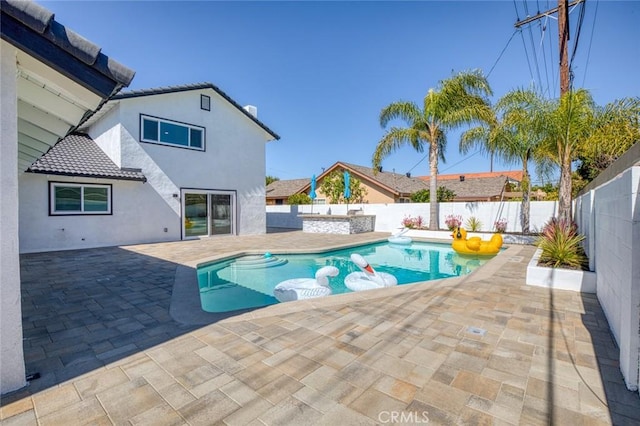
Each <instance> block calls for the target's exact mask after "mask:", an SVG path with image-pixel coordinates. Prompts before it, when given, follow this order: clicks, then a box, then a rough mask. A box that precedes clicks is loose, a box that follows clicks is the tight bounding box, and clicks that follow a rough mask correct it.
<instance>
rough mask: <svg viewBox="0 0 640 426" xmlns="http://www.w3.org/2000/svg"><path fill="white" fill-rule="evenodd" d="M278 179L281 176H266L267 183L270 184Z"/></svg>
mask: <svg viewBox="0 0 640 426" xmlns="http://www.w3.org/2000/svg"><path fill="white" fill-rule="evenodd" d="M277 180H280V178H278V177H275V176H267V177H266V185H269V184H270V183H271V182H275V181H277Z"/></svg>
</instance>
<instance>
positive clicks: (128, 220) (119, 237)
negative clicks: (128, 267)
mask: <svg viewBox="0 0 640 426" xmlns="http://www.w3.org/2000/svg"><path fill="white" fill-rule="evenodd" d="M49 182H71V183H86V184H107V185H111V195H112V204H111V210H112V214H110V215H70V216H49ZM20 212H21V213H20V251H21V252H22V253H30V252H40V251H54V250H72V249H81V248H91V247H107V246H113V245H126V244H140V243H149V242H159V241H174V240H178V239H180V218H179V216H178V215H177V214H176V213H175V212H174V211H173V210H172V209H171V208H169V207H168V206H167V203H166V202H165V200H164V199H162V197H160V196H159V195H158V194H157V192H156V191H154V190H153V188H152V187H151V186H150V185H148V184H146V183H142V182H138V181H122V180H111V179H94V178H82V177H77V178H73V177H66V176H53V175H43V174H36V173H25V174H24V175H23V176H22V177H21V178H20ZM165 228H166V230H167V231H166V232H165V231H164V230H165Z"/></svg>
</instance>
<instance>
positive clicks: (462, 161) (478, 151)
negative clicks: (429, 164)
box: [438, 150, 480, 173]
mask: <svg viewBox="0 0 640 426" xmlns="http://www.w3.org/2000/svg"><path fill="white" fill-rule="evenodd" d="M479 153H480V150H477V151H476V152H474V153H473V154H471V155H469V156H467V157H466V158H463V159H462V160H460V161H458V162H457V163H455V164H452V165H450V166H449V167H447V168H446V169H443V170H439V171H438V172H439V173H442V172H446V171H447V170H449V169H450V168H452V167H455V166H457V165H458V164H460V163H464V162H465V161H467V160H468V159H469V158H471V157H473V156H474V155H476V154H479Z"/></svg>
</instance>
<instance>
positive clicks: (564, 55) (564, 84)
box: [514, 0, 585, 97]
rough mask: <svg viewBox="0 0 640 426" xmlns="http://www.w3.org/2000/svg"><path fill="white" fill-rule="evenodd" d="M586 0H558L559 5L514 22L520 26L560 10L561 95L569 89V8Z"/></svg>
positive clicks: (516, 25) (517, 26)
mask: <svg viewBox="0 0 640 426" xmlns="http://www.w3.org/2000/svg"><path fill="white" fill-rule="evenodd" d="M583 1H585V0H575V1H572V2H571V3H568V2H567V0H558V7H554V8H553V9H549V10H547V11H546V12H542V13H538V14H537V15H534V16H532V17H530V18H525V19H523V20H521V21H518V22H516V23H515V24H514V26H515V27H516V28H520V27H521V26H523V25H526V24H528V23H530V22H533V21H536V20H538V19H540V18H542V17H544V16H549V15H552V14H554V13H556V12H558V44H559V46H560V96H561V97H562V95H564V94H565V93H567V92H568V91H569V8H570V7H573V6H575V5H576V4H578V3H581V2H583Z"/></svg>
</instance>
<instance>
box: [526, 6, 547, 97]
mask: <svg viewBox="0 0 640 426" xmlns="http://www.w3.org/2000/svg"><path fill="white" fill-rule="evenodd" d="M522 3H523V4H524V11H525V13H526V14H527V16H529V7H528V6H527V0H523V1H522ZM527 27H528V29H529V41H530V42H531V50H532V52H533V63H534V65H535V66H536V68H535V69H536V75H537V76H538V83H539V84H540V88H542V87H543V86H542V77H540V64H539V63H538V55H537V53H536V45H535V42H534V41H533V30H532V29H531V25H527Z"/></svg>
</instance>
